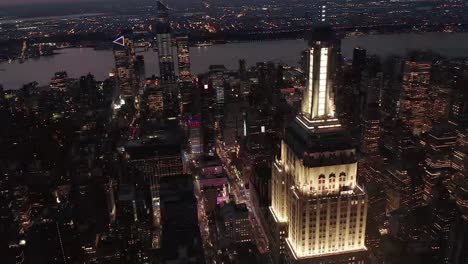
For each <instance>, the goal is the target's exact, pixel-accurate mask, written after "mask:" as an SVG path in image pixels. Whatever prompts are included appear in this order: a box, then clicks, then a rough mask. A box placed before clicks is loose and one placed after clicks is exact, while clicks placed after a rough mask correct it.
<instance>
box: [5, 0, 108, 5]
mask: <svg viewBox="0 0 468 264" xmlns="http://www.w3.org/2000/svg"><path fill="white" fill-rule="evenodd" d="M93 1H94V2H97V1H102V0H0V5H20V4H40V3H77V2H93Z"/></svg>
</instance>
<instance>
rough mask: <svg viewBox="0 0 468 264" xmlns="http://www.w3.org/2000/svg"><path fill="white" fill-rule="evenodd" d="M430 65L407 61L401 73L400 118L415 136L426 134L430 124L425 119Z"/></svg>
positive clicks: (427, 104)
mask: <svg viewBox="0 0 468 264" xmlns="http://www.w3.org/2000/svg"><path fill="white" fill-rule="evenodd" d="M430 78H431V64H430V63H426V62H414V61H407V62H406V63H405V67H404V73H403V90H402V95H401V99H400V107H401V108H400V118H401V119H402V120H403V123H405V124H406V125H407V126H408V127H409V128H410V129H411V131H412V132H413V134H415V135H419V134H421V133H422V132H426V131H428V130H429V129H430V127H431V124H430V121H429V119H428V118H427V111H428V106H429V103H428V102H429V98H428V97H429V84H430Z"/></svg>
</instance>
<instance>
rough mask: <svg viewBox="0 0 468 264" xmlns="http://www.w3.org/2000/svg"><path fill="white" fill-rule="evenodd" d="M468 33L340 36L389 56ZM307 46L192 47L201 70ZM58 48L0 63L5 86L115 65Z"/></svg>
mask: <svg viewBox="0 0 468 264" xmlns="http://www.w3.org/2000/svg"><path fill="white" fill-rule="evenodd" d="M466 43H468V33H457V34H451V33H422V34H415V33H411V34H395V35H365V36H351V37H347V38H345V39H344V40H343V41H342V53H343V55H344V56H345V57H346V58H351V57H352V50H353V48H354V47H356V46H360V47H363V48H365V49H367V50H368V51H369V53H370V54H376V55H379V56H386V55H390V54H396V55H404V54H405V53H406V52H407V51H408V50H411V49H416V48H417V49H432V50H434V51H436V52H439V53H441V54H442V55H444V56H449V57H458V56H463V57H466V56H468V46H467V45H466ZM306 46H307V43H306V42H305V41H303V40H301V39H296V40H272V41H259V42H238V43H228V44H224V45H213V46H208V47H192V48H191V49H190V55H191V63H192V71H193V72H194V73H201V72H205V71H207V70H208V67H209V65H213V64H223V65H225V66H226V68H228V69H237V67H238V60H239V59H242V58H244V59H246V61H247V64H248V65H249V66H251V65H254V64H255V63H256V62H260V61H274V62H282V63H286V64H288V65H297V63H298V61H299V59H300V55H301V54H300V53H301V51H302V50H304V49H305V48H306ZM59 52H60V54H58V55H55V56H49V57H41V58H36V59H29V60H27V61H25V62H24V63H19V61H14V62H12V63H11V64H8V63H6V62H4V63H0V83H1V84H3V86H4V88H5V89H18V88H20V87H21V86H22V85H23V84H25V83H28V82H32V81H37V82H39V84H40V85H47V84H48V82H49V80H50V78H51V77H52V76H53V74H54V73H55V72H57V71H62V70H64V71H67V72H68V74H69V76H71V77H74V78H77V77H79V76H81V75H85V74H87V73H92V74H94V75H95V76H96V78H97V79H98V80H103V79H105V78H106V77H107V76H108V74H109V72H110V71H111V70H112V68H113V67H114V59H113V56H112V51H110V50H94V49H91V48H72V49H63V50H59ZM142 55H144V57H145V66H146V75H147V76H151V75H153V74H155V75H157V73H158V71H159V69H158V64H157V53H156V52H154V51H152V50H149V51H146V52H144V53H142Z"/></svg>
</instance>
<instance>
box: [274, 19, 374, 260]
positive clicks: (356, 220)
mask: <svg viewBox="0 0 468 264" xmlns="http://www.w3.org/2000/svg"><path fill="white" fill-rule="evenodd" d="M338 48H339V42H338V41H337V40H336V38H335V35H334V33H333V31H332V29H331V28H329V27H317V28H315V29H314V30H313V31H312V35H311V39H310V41H309V49H308V51H307V57H308V69H307V71H306V72H307V83H306V90H305V92H304V97H303V102H302V108H301V111H300V113H299V114H298V115H297V116H296V118H295V119H294V121H293V122H292V124H291V125H290V126H289V127H288V128H287V129H286V135H285V138H284V139H283V141H282V143H281V155H280V157H278V158H277V160H276V161H275V162H274V164H273V173H272V174H273V175H272V206H271V208H270V211H271V215H272V217H273V219H274V221H273V222H274V225H273V226H272V234H273V235H272V239H270V240H271V241H272V245H271V246H272V251H273V252H278V253H280V254H282V255H283V256H284V257H285V258H286V260H287V261H288V263H326V262H330V263H364V262H365V260H366V255H367V248H366V246H365V245H364V241H365V230H366V218H367V195H366V192H365V191H364V189H362V188H361V187H360V186H358V185H357V182H356V178H357V158H356V151H355V148H354V147H353V144H352V142H351V139H350V137H349V136H348V133H347V131H346V130H345V129H344V128H342V127H341V124H340V122H339V120H338V119H337V118H336V115H335V103H334V100H335V95H334V89H333V87H334V86H333V81H334V79H335V67H336V57H337V52H338ZM274 259H275V261H279V260H281V256H280V257H275V258H274Z"/></svg>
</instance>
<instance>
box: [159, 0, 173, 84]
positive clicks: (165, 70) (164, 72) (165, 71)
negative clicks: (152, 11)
mask: <svg viewBox="0 0 468 264" xmlns="http://www.w3.org/2000/svg"><path fill="white" fill-rule="evenodd" d="M157 7H158V20H157V24H156V41H157V47H158V58H159V71H160V76H161V81H162V82H163V83H174V82H175V81H176V77H175V70H174V56H173V54H172V34H171V26H170V23H169V8H168V7H167V6H166V5H165V4H164V3H162V2H161V1H158V2H157Z"/></svg>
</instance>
